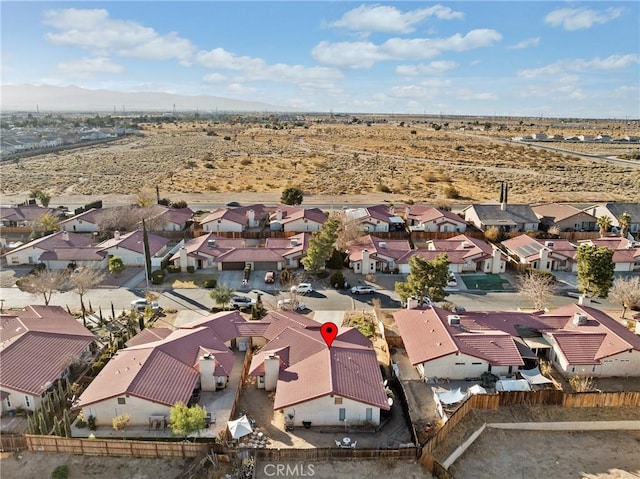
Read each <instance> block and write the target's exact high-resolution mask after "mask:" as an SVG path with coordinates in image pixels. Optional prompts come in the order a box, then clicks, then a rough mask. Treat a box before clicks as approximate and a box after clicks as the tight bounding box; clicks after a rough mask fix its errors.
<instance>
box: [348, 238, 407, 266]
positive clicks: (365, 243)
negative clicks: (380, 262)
mask: <svg viewBox="0 0 640 479" xmlns="http://www.w3.org/2000/svg"><path fill="white" fill-rule="evenodd" d="M365 249H366V250H367V251H369V254H370V257H371V258H374V259H375V258H380V257H382V256H384V257H387V258H391V259H393V260H398V259H400V258H403V257H404V256H405V255H406V254H407V253H409V252H411V245H410V244H409V242H408V241H407V240H384V239H380V238H378V237H375V236H372V235H367V236H363V237H362V238H360V240H358V242H357V243H354V244H351V245H349V250H348V252H349V261H360V260H362V252H363V251H364V250H365Z"/></svg>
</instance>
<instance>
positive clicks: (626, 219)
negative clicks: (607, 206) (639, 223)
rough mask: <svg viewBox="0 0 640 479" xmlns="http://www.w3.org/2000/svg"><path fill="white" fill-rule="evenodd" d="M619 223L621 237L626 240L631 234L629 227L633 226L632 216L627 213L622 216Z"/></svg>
mask: <svg viewBox="0 0 640 479" xmlns="http://www.w3.org/2000/svg"><path fill="white" fill-rule="evenodd" d="M618 223H619V224H620V236H622V237H623V238H626V237H627V235H628V234H629V226H631V215H630V214H629V213H627V212H626V211H625V212H624V213H622V214H621V215H620V219H619V220H618Z"/></svg>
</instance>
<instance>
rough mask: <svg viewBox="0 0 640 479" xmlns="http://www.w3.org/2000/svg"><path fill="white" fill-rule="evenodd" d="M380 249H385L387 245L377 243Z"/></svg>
mask: <svg viewBox="0 0 640 479" xmlns="http://www.w3.org/2000/svg"><path fill="white" fill-rule="evenodd" d="M378 246H380V249H385V248H386V247H387V243H386V242H385V241H383V242H381V243H379V245H378Z"/></svg>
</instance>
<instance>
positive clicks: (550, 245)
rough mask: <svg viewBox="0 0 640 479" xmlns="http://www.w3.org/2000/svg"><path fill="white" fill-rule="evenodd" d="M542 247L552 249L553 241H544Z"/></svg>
mask: <svg viewBox="0 0 640 479" xmlns="http://www.w3.org/2000/svg"><path fill="white" fill-rule="evenodd" d="M544 245H545V246H546V247H547V248H553V241H545V242H544Z"/></svg>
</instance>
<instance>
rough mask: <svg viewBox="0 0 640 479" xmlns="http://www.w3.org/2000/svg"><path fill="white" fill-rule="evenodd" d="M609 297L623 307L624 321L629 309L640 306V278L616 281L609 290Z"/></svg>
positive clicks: (632, 277) (634, 277)
mask: <svg viewBox="0 0 640 479" xmlns="http://www.w3.org/2000/svg"><path fill="white" fill-rule="evenodd" d="M609 297H610V298H611V300H612V301H613V302H615V303H619V304H621V305H622V319H624V315H625V313H626V312H627V309H628V308H631V307H633V306H635V305H636V304H640V276H630V277H628V278H618V279H616V280H614V281H613V286H611V289H610V290H609Z"/></svg>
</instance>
